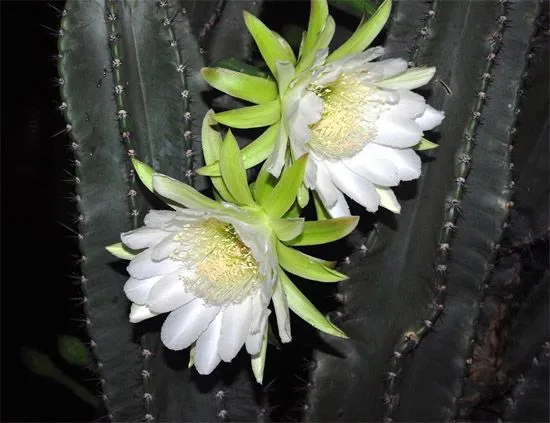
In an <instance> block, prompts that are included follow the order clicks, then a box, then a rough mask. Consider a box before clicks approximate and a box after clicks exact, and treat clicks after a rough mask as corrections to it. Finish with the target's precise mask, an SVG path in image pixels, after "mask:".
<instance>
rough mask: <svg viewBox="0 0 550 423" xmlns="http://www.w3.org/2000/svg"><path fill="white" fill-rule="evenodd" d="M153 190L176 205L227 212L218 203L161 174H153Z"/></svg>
mask: <svg viewBox="0 0 550 423" xmlns="http://www.w3.org/2000/svg"><path fill="white" fill-rule="evenodd" d="M153 188H154V189H155V192H156V193H158V194H160V195H161V196H163V197H166V198H168V199H169V200H172V201H173V202H175V203H176V204H178V205H180V206H184V207H188V208H190V209H197V210H225V209H226V208H225V207H224V206H223V205H222V204H221V203H218V202H217V201H214V200H212V199H211V198H208V197H207V196H205V195H202V194H201V193H200V192H198V191H197V190H196V189H194V188H192V187H190V186H189V185H187V184H184V183H183V182H180V181H178V180H177V179H173V178H170V177H169V176H166V175H162V174H160V173H154V174H153Z"/></svg>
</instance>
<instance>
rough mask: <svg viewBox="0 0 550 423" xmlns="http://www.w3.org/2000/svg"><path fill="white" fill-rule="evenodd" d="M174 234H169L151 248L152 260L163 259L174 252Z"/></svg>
mask: <svg viewBox="0 0 550 423" xmlns="http://www.w3.org/2000/svg"><path fill="white" fill-rule="evenodd" d="M175 236H176V235H175V234H174V235H169V236H167V237H165V238H164V239H163V240H162V241H160V242H159V243H158V244H157V245H155V246H154V247H152V248H151V259H152V260H153V261H161V260H164V259H166V258H168V257H169V256H170V254H172V253H173V252H174V249H175V248H176V244H175V243H174V237H175Z"/></svg>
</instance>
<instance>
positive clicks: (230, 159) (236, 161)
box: [220, 131, 254, 206]
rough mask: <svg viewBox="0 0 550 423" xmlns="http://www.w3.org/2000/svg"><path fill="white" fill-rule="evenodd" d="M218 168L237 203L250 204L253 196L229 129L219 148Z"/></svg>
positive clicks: (234, 140)
mask: <svg viewBox="0 0 550 423" xmlns="http://www.w3.org/2000/svg"><path fill="white" fill-rule="evenodd" d="M220 169H221V172H222V178H223V181H224V182H225V185H226V186H227V189H228V190H229V192H230V193H231V195H232V196H233V197H234V198H235V200H236V201H237V204H239V205H244V206H251V205H253V204H254V198H252V193H251V192H250V188H248V181H247V178H246V169H245V168H244V163H243V159H242V157H241V152H240V150H239V145H238V144H237V140H236V139H235V137H234V136H233V133H232V132H231V131H228V132H227V135H226V136H225V140H224V141H223V143H222V148H221V150H220Z"/></svg>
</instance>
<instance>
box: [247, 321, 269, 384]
mask: <svg viewBox="0 0 550 423" xmlns="http://www.w3.org/2000/svg"><path fill="white" fill-rule="evenodd" d="M267 325H268V323H267V322H266V326H267ZM267 332H268V328H267V327H266V328H265V330H264V337H263V339H262V348H261V350H260V352H259V354H257V355H254V356H252V359H251V363H250V364H251V365H252V372H253V373H254V377H255V378H256V382H258V383H259V384H262V382H263V379H264V368H265V356H266V353H267Z"/></svg>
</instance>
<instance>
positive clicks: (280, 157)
mask: <svg viewBox="0 0 550 423" xmlns="http://www.w3.org/2000/svg"><path fill="white" fill-rule="evenodd" d="M287 145H288V134H287V132H286V128H285V126H284V125H281V128H280V129H279V135H278V137H277V142H276V143H275V147H274V148H273V152H272V153H271V155H270V156H269V157H268V158H267V160H266V162H265V166H266V169H267V170H268V171H269V173H271V174H272V175H273V176H275V177H276V178H278V177H279V175H280V174H281V171H282V170H283V166H284V164H285V153H286V147H287Z"/></svg>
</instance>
